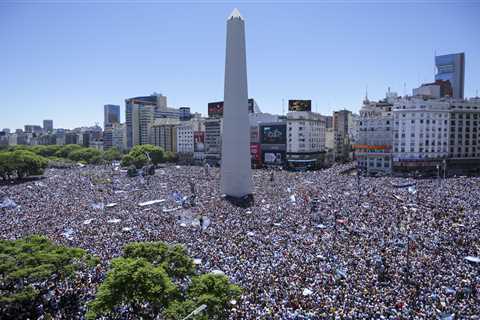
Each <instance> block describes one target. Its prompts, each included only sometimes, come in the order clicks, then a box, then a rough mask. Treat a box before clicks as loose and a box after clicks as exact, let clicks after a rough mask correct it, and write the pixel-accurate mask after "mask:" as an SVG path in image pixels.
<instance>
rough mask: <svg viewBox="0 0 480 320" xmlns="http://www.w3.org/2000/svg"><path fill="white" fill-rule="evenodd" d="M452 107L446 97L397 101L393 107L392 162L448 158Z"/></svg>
mask: <svg viewBox="0 0 480 320" xmlns="http://www.w3.org/2000/svg"><path fill="white" fill-rule="evenodd" d="M449 106H450V104H449V101H448V100H446V99H435V100H434V99H430V100H428V99H422V98H415V97H407V98H403V99H399V100H397V101H396V102H395V103H394V106H393V119H394V124H393V135H394V136H393V149H394V150H393V161H394V162H398V161H412V160H413V161H418V160H429V159H444V158H447V157H448V152H449V120H450V112H449Z"/></svg>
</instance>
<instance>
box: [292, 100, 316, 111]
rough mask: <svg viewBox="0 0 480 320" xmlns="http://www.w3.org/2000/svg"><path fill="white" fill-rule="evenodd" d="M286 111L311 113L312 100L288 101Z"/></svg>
mask: <svg viewBox="0 0 480 320" xmlns="http://www.w3.org/2000/svg"><path fill="white" fill-rule="evenodd" d="M288 111H312V100H288Z"/></svg>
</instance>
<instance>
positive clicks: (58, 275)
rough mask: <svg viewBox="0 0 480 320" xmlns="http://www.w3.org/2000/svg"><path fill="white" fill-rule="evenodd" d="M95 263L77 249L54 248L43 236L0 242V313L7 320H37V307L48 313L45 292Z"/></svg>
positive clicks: (82, 251)
mask: <svg viewBox="0 0 480 320" xmlns="http://www.w3.org/2000/svg"><path fill="white" fill-rule="evenodd" d="M97 262H98V260H97V259H95V258H93V257H92V256H90V255H88V254H87V253H86V252H85V251H84V250H82V249H79V248H68V247H64V246H60V245H57V244H54V243H53V242H51V241H50V240H48V239H47V238H46V237H43V236H35V235H34V236H29V237H26V238H24V239H18V240H14V241H11V240H0V291H1V292H2V294H1V295H0V310H2V312H3V313H4V314H3V316H5V317H6V318H10V319H27V318H31V319H32V318H34V319H36V318H37V317H38V315H37V314H36V307H37V305H39V304H43V305H44V306H45V307H46V310H45V311H46V312H47V313H49V312H50V313H52V312H53V310H49V305H50V304H49V303H47V301H46V293H47V291H48V289H54V288H55V287H56V286H58V285H59V284H60V283H61V282H63V281H71V280H73V278H74V277H75V271H78V270H86V269H88V268H91V267H92V266H93V265H95V264H96V263H97Z"/></svg>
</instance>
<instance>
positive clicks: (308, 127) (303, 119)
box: [286, 111, 325, 169]
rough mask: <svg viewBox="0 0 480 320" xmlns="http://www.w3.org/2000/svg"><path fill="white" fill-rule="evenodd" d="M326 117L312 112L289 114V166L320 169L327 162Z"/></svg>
mask: <svg viewBox="0 0 480 320" xmlns="http://www.w3.org/2000/svg"><path fill="white" fill-rule="evenodd" d="M324 156H325V117H323V116H322V115H320V114H319V113H315V112H311V111H292V112H288V113H287V155H286V157H287V166H288V167H289V168H291V169H307V168H318V167H320V166H323V164H324V160H325V157H324Z"/></svg>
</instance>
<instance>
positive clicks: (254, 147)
mask: <svg viewBox="0 0 480 320" xmlns="http://www.w3.org/2000/svg"><path fill="white" fill-rule="evenodd" d="M250 155H251V158H252V160H253V161H254V162H256V163H260V160H261V158H262V155H261V153H260V145H259V144H258V143H251V144H250Z"/></svg>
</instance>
